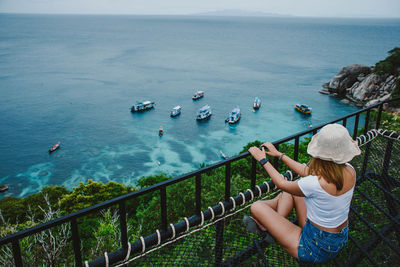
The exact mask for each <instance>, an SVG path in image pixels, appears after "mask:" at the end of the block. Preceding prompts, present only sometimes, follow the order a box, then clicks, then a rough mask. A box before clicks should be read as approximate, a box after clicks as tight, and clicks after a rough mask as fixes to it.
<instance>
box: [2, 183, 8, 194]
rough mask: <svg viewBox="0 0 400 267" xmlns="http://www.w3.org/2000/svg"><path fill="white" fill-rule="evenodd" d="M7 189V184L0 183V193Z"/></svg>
mask: <svg viewBox="0 0 400 267" xmlns="http://www.w3.org/2000/svg"><path fill="white" fill-rule="evenodd" d="M7 190H8V185H6V184H2V185H0V193H1V192H5V191H7Z"/></svg>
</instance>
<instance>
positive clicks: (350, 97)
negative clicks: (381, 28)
mask: <svg viewBox="0 0 400 267" xmlns="http://www.w3.org/2000/svg"><path fill="white" fill-rule="evenodd" d="M388 53H389V56H388V57H387V58H386V59H384V60H381V61H379V62H378V63H376V64H375V66H372V67H369V66H366V65H360V64H353V65H349V66H345V67H343V68H342V69H341V70H340V71H339V73H338V74H336V75H335V76H334V77H333V78H332V79H331V80H330V81H329V82H327V83H325V84H323V88H324V89H323V90H320V93H323V94H328V95H332V96H338V97H343V100H342V102H345V103H350V102H352V103H354V104H355V105H357V106H359V107H368V106H371V105H374V104H376V103H379V102H383V101H385V100H389V99H392V98H396V97H400V48H398V47H396V48H394V49H392V50H390V51H389V52H388ZM384 108H385V110H388V111H389V110H391V111H395V112H399V111H400V109H399V104H397V105H395V106H391V107H389V106H388V105H386V106H385V107H384Z"/></svg>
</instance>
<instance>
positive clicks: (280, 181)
mask: <svg viewBox="0 0 400 267" xmlns="http://www.w3.org/2000/svg"><path fill="white" fill-rule="evenodd" d="M249 152H250V154H251V155H252V156H253V157H254V159H255V160H257V161H260V160H261V159H263V158H265V150H264V147H262V150H260V149H259V148H257V147H255V146H253V147H251V148H250V149H249ZM263 167H264V169H265V170H266V171H267V172H268V175H269V176H270V177H271V179H272V181H273V182H274V184H275V185H276V187H278V188H280V189H282V190H283V191H286V192H288V193H290V194H293V195H296V196H301V197H304V194H303V192H302V191H301V189H300V187H299V186H298V184H297V181H294V182H292V181H287V180H286V179H285V178H284V177H283V175H282V174H280V173H279V172H278V171H277V170H276V169H275V168H274V166H272V164H271V163H270V162H267V163H265V164H264V166H263Z"/></svg>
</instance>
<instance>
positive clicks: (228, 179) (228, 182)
mask: <svg viewBox="0 0 400 267" xmlns="http://www.w3.org/2000/svg"><path fill="white" fill-rule="evenodd" d="M230 196H231V163H230V162H229V161H228V162H227V163H226V164H225V201H229V197H230Z"/></svg>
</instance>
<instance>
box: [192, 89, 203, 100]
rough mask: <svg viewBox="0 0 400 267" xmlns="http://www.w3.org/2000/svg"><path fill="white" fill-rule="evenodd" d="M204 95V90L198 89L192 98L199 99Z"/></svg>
mask: <svg viewBox="0 0 400 267" xmlns="http://www.w3.org/2000/svg"><path fill="white" fill-rule="evenodd" d="M203 96H204V91H197V92H196V93H195V94H194V95H193V97H192V99H193V100H197V99H199V98H202V97H203Z"/></svg>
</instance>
